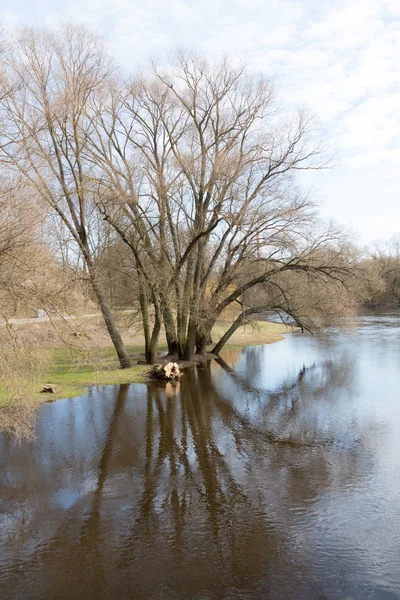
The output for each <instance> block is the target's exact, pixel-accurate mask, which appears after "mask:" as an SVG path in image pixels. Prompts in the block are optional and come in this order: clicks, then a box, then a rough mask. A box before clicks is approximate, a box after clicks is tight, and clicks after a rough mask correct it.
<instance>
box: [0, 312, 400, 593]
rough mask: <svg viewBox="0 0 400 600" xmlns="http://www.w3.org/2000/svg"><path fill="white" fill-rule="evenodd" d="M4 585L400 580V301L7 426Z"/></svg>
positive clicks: (3, 440) (368, 586)
mask: <svg viewBox="0 0 400 600" xmlns="http://www.w3.org/2000/svg"><path fill="white" fill-rule="evenodd" d="M0 456H1V467H0V597H1V599H2V600H9V599H10V600H11V599H12V600H14V599H23V600H28V599H29V600H31V599H32V600H33V599H35V600H36V599H37V600H39V599H40V600H47V599H49V600H60V599H74V600H75V599H84V600H87V599H93V600H103V599H107V600H108V599H118V600H119V599H129V600H148V599H159V600H189V599H193V600H214V599H220V600H225V599H226V600H236V599H241V600H242V599H243V600H244V599H246V600H247V599H249V600H250V599H251V600H254V599H257V600H270V599H271V600H278V599H279V600H280V599H285V600H286V599H296V600H297V599H299V600H313V599H315V600H340V599H341V600H344V599H346V600H351V599H353V600H369V599H378V598H379V599H382V600H389V599H395V598H396V599H399V598H400V312H399V311H392V312H386V313H384V314H380V315H379V314H377V315H370V316H364V317H360V318H358V319H356V320H355V321H354V322H353V323H349V324H348V326H347V327H346V328H345V329H343V330H340V331H335V330H332V331H328V332H325V333H323V334H318V335H315V336H311V335H306V334H304V335H302V334H300V333H299V334H290V335H287V336H285V339H284V340H282V341H281V342H278V343H276V344H272V345H268V346H257V347H249V348H245V349H243V350H231V351H226V352H225V353H223V355H222V360H219V361H213V362H210V363H205V364H202V365H200V366H198V367H197V368H192V369H189V370H187V371H186V372H185V374H184V376H183V378H182V379H181V381H180V382H179V383H178V384H176V385H174V384H171V383H169V384H167V385H165V384H162V383H152V384H149V385H144V384H133V385H130V386H129V385H124V386H109V387H103V388H91V389H90V390H89V391H88V392H87V394H86V395H84V396H82V397H79V398H73V399H66V400H59V401H57V402H55V403H51V404H44V405H43V407H42V408H41V410H40V412H39V414H38V417H37V419H36V422H35V439H34V440H33V441H32V440H30V441H25V442H23V443H21V444H17V443H15V440H13V438H12V437H11V436H10V435H6V434H2V435H0Z"/></svg>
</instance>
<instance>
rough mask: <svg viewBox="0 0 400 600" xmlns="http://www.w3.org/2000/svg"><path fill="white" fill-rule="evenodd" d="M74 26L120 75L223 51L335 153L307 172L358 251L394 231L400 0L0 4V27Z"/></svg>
mask: <svg viewBox="0 0 400 600" xmlns="http://www.w3.org/2000/svg"><path fill="white" fill-rule="evenodd" d="M60 21H72V22H78V23H83V24H85V25H86V26H87V27H89V28H90V29H92V30H94V31H96V32H98V33H101V34H102V35H104V36H105V37H106V39H107V40H108V45H109V47H110V50H111V52H112V53H113V55H114V56H115V58H116V59H117V60H118V61H119V62H120V63H122V64H123V66H124V67H125V68H127V69H130V70H134V69H136V68H138V67H140V66H141V65H142V64H143V62H144V61H145V59H146V58H147V57H148V56H149V55H160V56H162V55H164V54H165V52H170V51H173V50H174V49H175V48H177V47H187V48H196V49H198V50H200V51H201V52H202V53H203V54H205V55H206V56H210V57H218V56H221V55H223V54H224V55H226V54H227V55H231V56H232V57H234V58H240V59H241V60H244V61H245V62H246V63H247V64H248V65H249V68H250V69H252V70H254V71H255V72H258V73H260V72H261V73H264V74H265V75H267V76H268V77H269V78H270V79H271V80H272V81H273V82H274V85H275V88H276V92H277V99H278V102H281V103H282V106H288V107H290V108H291V109H293V110H294V109H297V108H303V107H305V108H307V109H308V110H309V111H311V112H312V113H313V114H314V115H315V117H316V118H317V119H318V121H319V123H320V125H321V128H322V129H323V131H324V133H325V137H326V139H327V141H328V143H329V147H330V149H331V152H332V154H333V155H334V157H335V161H334V162H335V166H334V168H332V169H329V170H325V171H319V172H317V173H307V174H306V175H304V176H303V183H304V185H306V186H309V187H312V189H313V193H314V197H315V199H316V201H317V202H318V204H319V206H320V211H321V213H322V215H323V216H324V217H325V218H327V219H328V218H329V219H330V218H332V219H333V220H335V221H336V222H338V223H341V224H343V225H344V226H345V227H346V228H347V229H348V230H350V231H351V232H352V233H353V234H354V236H355V239H356V241H357V242H358V243H359V244H361V245H366V244H368V245H371V244H374V243H375V242H377V241H384V240H389V239H390V238H392V237H393V236H396V235H400V0H296V1H294V0H293V1H287V0H141V1H138V0H79V1H70V2H68V0H64V1H63V2H60V1H59V0H13V2H12V3H10V2H9V0H7V1H6V0H0V23H2V25H3V27H16V28H19V27H23V26H26V25H37V26H41V27H56V26H57V24H58V23H59V22H60Z"/></svg>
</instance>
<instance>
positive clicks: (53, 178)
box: [0, 26, 130, 368]
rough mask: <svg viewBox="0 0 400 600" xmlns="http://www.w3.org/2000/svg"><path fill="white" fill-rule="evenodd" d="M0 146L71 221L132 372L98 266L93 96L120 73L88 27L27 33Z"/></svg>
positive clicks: (8, 78)
mask: <svg viewBox="0 0 400 600" xmlns="http://www.w3.org/2000/svg"><path fill="white" fill-rule="evenodd" d="M2 66H3V69H4V78H3V82H2V84H3V90H4V93H3V94H2V97H1V99H0V136H1V138H0V145H1V161H2V165H3V169H8V170H9V171H11V172H13V173H15V174H16V175H18V177H22V178H23V180H24V183H25V185H26V186H29V187H30V188H31V190H33V191H34V192H35V194H36V195H37V197H38V198H40V200H41V201H42V202H43V204H44V205H46V206H49V207H50V208H51V209H52V211H54V213H55V214H56V215H57V216H58V218H59V219H60V220H61V221H62V222H63V224H64V226H65V228H66V229H67V230H68V231H69V233H70V234H71V236H72V238H73V240H74V242H75V244H76V252H78V253H81V255H82V256H83V258H84V261H85V265H86V267H87V270H88V274H89V277H90V282H91V285H92V288H93V291H94V294H95V296H96V300H97V302H98V305H99V307H100V309H101V312H102V315H103V318H104V321H105V324H106V326H107V329H108V332H109V334H110V337H111V340H112V342H113V344H114V347H115V350H116V352H117V355H118V358H119V361H120V365H121V367H122V368H125V367H129V366H130V359H129V357H128V354H127V352H126V350H125V347H124V344H123V342H122V338H121V336H120V333H119V331H118V329H117V327H116V324H115V321H114V318H113V316H112V314H111V311H110V308H109V306H108V303H107V301H106V298H105V295H104V293H103V290H102V287H101V283H100V281H99V278H98V274H97V272H96V268H95V264H94V261H93V247H91V239H90V230H89V224H88V211H89V210H90V204H91V202H92V198H91V189H90V186H89V185H88V181H89V180H90V165H89V164H88V163H87V161H86V160H85V157H84V148H85V145H86V143H87V138H88V136H90V127H91V125H90V119H89V118H88V113H89V111H90V105H91V102H92V101H93V97H94V96H95V95H96V94H101V89H102V86H103V85H104V83H105V81H106V80H107V79H108V78H109V77H110V76H111V74H112V67H111V66H110V63H109V61H108V59H107V57H106V56H105V53H104V50H103V47H102V45H101V43H100V42H99V40H98V39H97V38H96V37H95V36H93V35H91V34H89V33H88V32H87V31H85V30H84V29H82V28H79V27H73V26H65V27H63V28H61V29H60V30H59V31H57V32H54V33H50V32H43V31H35V30H26V31H24V32H23V33H22V34H21V35H20V37H19V39H18V40H17V41H16V42H15V44H13V46H12V48H10V49H8V50H7V51H6V52H5V54H4V56H3V64H2Z"/></svg>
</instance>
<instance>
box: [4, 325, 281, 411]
mask: <svg viewBox="0 0 400 600" xmlns="http://www.w3.org/2000/svg"><path fill="white" fill-rule="evenodd" d="M227 327H228V324H219V325H217V326H216V327H214V329H213V334H212V335H213V341H214V342H217V341H218V340H219V339H220V338H221V336H222V335H223V334H224V332H225V331H226V329H227ZM288 331H290V329H288V328H287V327H285V325H283V324H279V323H269V322H265V321H258V322H256V323H254V325H253V326H249V325H247V326H245V327H242V328H240V329H238V330H237V331H236V332H235V333H234V335H233V336H232V337H231V339H230V342H229V344H227V345H226V349H227V350H229V349H232V348H240V347H244V346H252V345H259V344H269V343H272V342H276V341H279V340H281V339H282V336H283V334H284V333H287V332H288ZM132 341H133V340H132ZM210 349H211V347H210ZM43 350H44V351H46V352H48V353H49V364H48V367H47V369H46V370H45V372H44V373H43V377H42V385H44V384H45V383H52V384H54V385H55V386H56V389H57V392H56V394H42V393H40V388H41V386H40V385H38V383H37V381H31V382H30V381H27V382H26V385H25V389H24V396H25V398H29V400H30V401H32V402H34V403H35V404H39V403H41V402H44V401H49V400H50V401H53V400H57V399H59V398H71V397H74V396H79V395H81V394H83V393H84V392H85V388H87V387H88V386H103V385H112V384H122V383H141V382H145V381H146V373H147V371H148V370H149V366H148V365H138V364H135V365H134V366H132V367H131V368H130V369H120V368H118V361H117V359H116V357H115V353H114V349H113V348H112V347H94V348H89V349H88V350H87V352H86V353H76V352H71V351H70V350H69V349H68V348H67V347H66V346H61V347H56V348H50V349H48V348H43ZM127 350H128V352H129V354H130V355H136V357H137V358H139V357H138V355H139V354H141V353H142V352H143V346H142V340H141V339H140V337H139V336H138V338H137V339H135V340H134V343H131V344H129V343H128V344H127ZM159 350H160V351H163V350H166V344H165V340H164V341H163V340H161V343H160V346H159ZM6 403H7V393H6V391H5V390H4V389H3V390H2V389H1V386H0V406H1V405H5V404H6Z"/></svg>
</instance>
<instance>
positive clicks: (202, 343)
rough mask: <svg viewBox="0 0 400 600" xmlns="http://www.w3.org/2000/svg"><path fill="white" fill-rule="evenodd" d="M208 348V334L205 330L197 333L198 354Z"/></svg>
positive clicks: (203, 352)
mask: <svg viewBox="0 0 400 600" xmlns="http://www.w3.org/2000/svg"><path fill="white" fill-rule="evenodd" d="M206 350H207V336H206V334H205V333H204V332H201V333H200V332H198V331H197V333H196V354H205V353H206Z"/></svg>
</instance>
